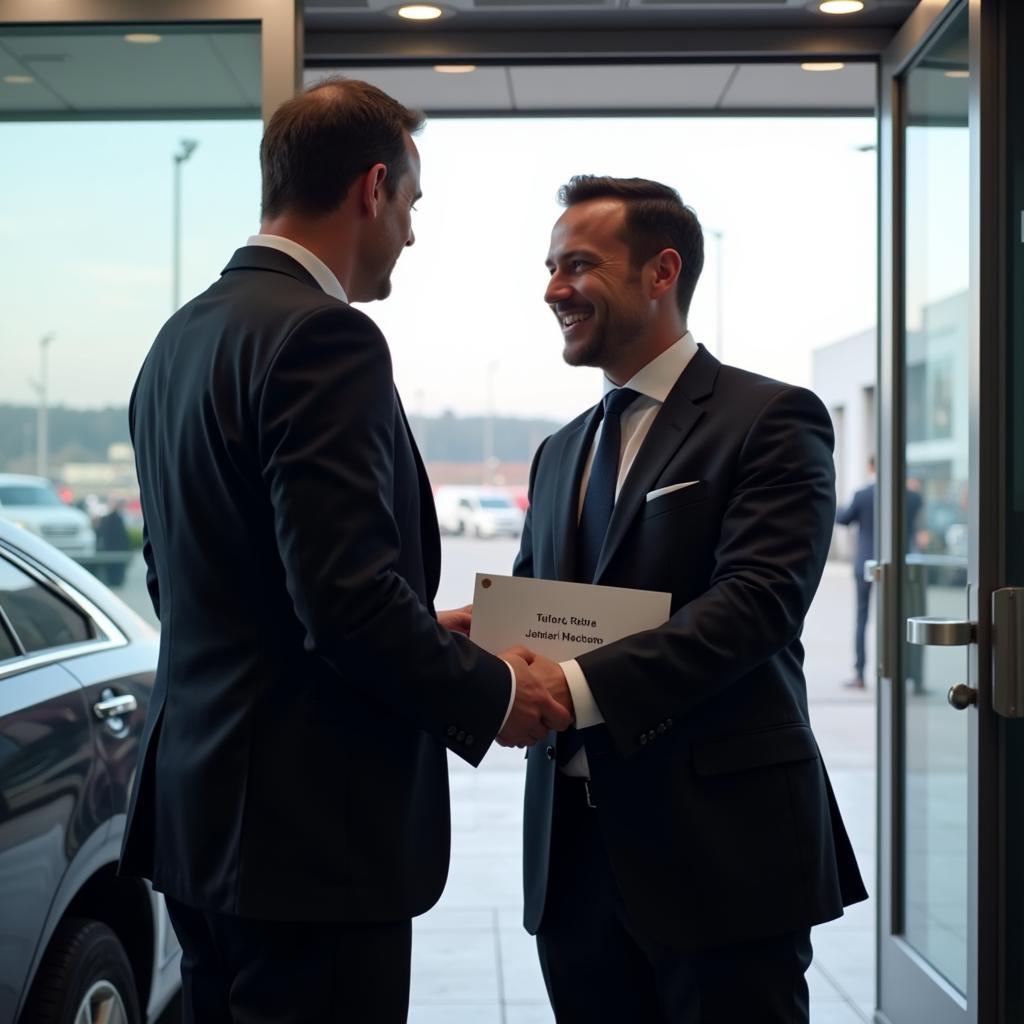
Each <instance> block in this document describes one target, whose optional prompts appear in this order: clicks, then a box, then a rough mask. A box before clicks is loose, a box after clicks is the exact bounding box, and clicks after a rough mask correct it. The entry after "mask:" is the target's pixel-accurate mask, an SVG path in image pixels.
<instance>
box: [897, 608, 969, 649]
mask: <svg viewBox="0 0 1024 1024" xmlns="http://www.w3.org/2000/svg"><path fill="white" fill-rule="evenodd" d="M977 635H978V624H977V623H976V622H972V621H970V620H969V619H943V618H938V617H936V616H933V615H915V616H913V617H912V618H909V619H907V643H910V644H918V645H920V646H922V647H966V646H968V645H969V644H973V643H974V642H975V641H976V639H977Z"/></svg>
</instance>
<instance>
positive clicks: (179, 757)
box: [121, 80, 569, 1024]
mask: <svg viewBox="0 0 1024 1024" xmlns="http://www.w3.org/2000/svg"><path fill="white" fill-rule="evenodd" d="M419 125H420V118H419V117H418V115H415V114H413V113H411V112H410V111H408V110H406V109H405V108H404V107H402V106H401V105H400V104H398V103H397V102H395V101H394V100H393V99H391V98H390V97H388V96H386V95H385V94H384V93H382V92H380V91H379V90H378V89H375V88H374V87H372V86H369V85H366V84H365V83H362V82H355V81H344V80H335V81H332V82H329V83H327V84H325V85H322V86H320V87H318V88H316V89H313V90H310V91H309V92H307V93H304V94H303V95H301V96H298V97H296V98H295V99H293V100H291V101H289V102H287V103H285V104H284V105H283V106H282V107H281V108H280V109H279V110H278V111H277V113H276V114H275V115H274V116H273V118H272V119H271V121H270V124H269V125H268V127H267V131H266V134H265V136H264V138H263V142H262V145H261V153H260V155H261V164H262V169H263V224H262V229H261V233H260V234H259V235H257V236H255V237H253V238H250V239H249V244H248V245H246V246H244V247H243V248H241V249H239V250H238V251H237V252H236V253H235V255H234V256H233V257H232V258H231V260H230V262H229V263H228V265H227V267H226V268H225V270H224V272H223V274H222V276H221V278H220V280H219V281H217V282H216V283H214V284H213V285H212V286H211V287H210V288H209V289H207V291H205V292H204V293H203V294H201V295H200V296H198V297H197V298H195V299H193V300H192V301H191V302H189V303H187V304H186V305H185V306H184V307H183V308H182V309H181V310H179V311H178V312H177V313H175V314H174V316H172V317H171V319H170V320H169V321H168V322H167V324H166V325H165V326H164V327H163V329H162V330H161V331H160V334H159V335H158V337H157V339H156V341H155V342H154V344H153V347H152V349H151V351H150V353H149V355H148V356H147V358H146V361H145V364H144V366H143V368H142V370H141V372H140V374H139V378H138V381H137V383H136V386H135V391H134V393H133V395H132V401H131V408H130V416H131V430H132V437H133V440H134V443H135V448H136V457H137V463H138V472H139V481H140V485H141V492H142V505H143V509H144V513H145V524H146V540H145V558H146V564H147V568H148V574H147V582H148V585H149V589H150V593H151V595H152V598H153V603H154V607H155V608H156V609H157V613H158V615H159V618H160V622H161V635H160V659H159V666H158V669H157V677H156V684H155V688H154V695H153V701H152V704H151V707H150V717H149V720H148V721H147V724H146V731H145V735H144V740H143V748H142V751H141V753H140V761H139V774H138V780H137V783H136V786H135V792H134V797H133V802H132V807H131V809H130V812H129V824H128V830H127V835H126V837H125V843H124V850H123V856H122V865H121V867H122V870H123V871H124V872H127V873H131V874H137V875H142V876H144V877H146V878H149V879H151V880H152V881H153V884H154V886H155V887H156V888H157V889H159V890H160V891H162V892H164V893H165V894H166V896H167V904H168V907H169V910H170V914H171V919H172V922H173V924H174V927H175V930H176V931H177V933H178V936H179V938H180V940H181V944H182V947H183V951H184V956H183V961H182V973H183V982H184V1004H185V1019H186V1021H201V1022H207V1021H209V1022H218V1024H220V1022H223V1021H232V1020H233V1021H237V1022H246V1024H249V1022H253V1024H255V1022H263V1021H266V1022H273V1024H283V1022H286V1021H294V1022H300V1021H301V1022H310V1024H312V1022H317V1024H322V1022H325V1021H333V1020H346V1021H349V1020H351V1021H375V1022H384V1024H391V1022H398V1021H404V1020H405V1019H406V1014H407V1008H408V993H409V955H410V941H411V925H410V919H411V918H412V917H413V916H414V915H416V914H421V913H423V912H424V911H425V910H427V909H428V908H429V907H430V906H431V905H432V904H433V903H434V902H435V901H436V900H437V898H438V896H439V895H440V893H441V890H442V888H443V886H444V882H445V877H446V874H447V870H448V850H449V805H448V778H447V764H446V753H445V748H446V747H447V748H449V749H451V750H453V751H454V752H455V753H457V754H458V755H459V756H460V757H462V758H464V759H465V760H466V761H468V762H469V763H471V764H473V765H476V764H478V763H479V762H480V760H481V758H482V757H483V756H484V753H485V752H486V751H487V749H488V747H489V745H490V743H491V742H492V740H493V739H494V738H495V737H496V736H498V737H499V738H500V739H501V741H502V742H504V743H507V744H517V745H520V744H521V745H525V744H528V743H530V742H533V741H534V740H535V739H536V738H538V737H541V736H545V735H547V731H548V729H549V728H550V727H552V726H554V727H555V728H564V727H565V725H567V724H568V721H569V716H568V714H567V712H566V711H565V710H564V708H563V707H562V706H561V705H560V704H557V703H556V702H555V701H554V700H553V699H552V698H551V697H550V695H549V694H548V693H547V691H546V690H545V689H544V687H543V686H542V685H541V684H540V683H538V682H537V681H536V680H535V679H534V677H533V676H532V675H531V673H530V670H529V669H528V668H527V666H526V663H525V662H524V661H523V660H522V658H521V657H520V656H518V655H517V654H514V653H509V654H506V655H505V656H504V661H502V660H501V659H499V658H496V657H494V656H492V655H490V654H487V653H485V652H484V651H482V650H480V649H479V648H477V647H475V646H474V645H473V644H471V643H470V642H469V640H468V639H466V637H464V636H462V635H460V631H462V632H465V630H466V626H467V621H468V614H466V613H465V612H452V613H442V614H441V615H440V616H439V617H437V616H435V614H434V610H433V604H432V599H433V595H434V593H435V592H436V588H437V584H438V576H439V571H440V544H439V539H438V530H437V520H436V517H435V514H434V506H433V501H432V499H431V493H430V487H429V484H428V481H427V477H426V474H425V471H424V468H423V464H422V462H421V461H420V457H419V454H418V452H417V450H416V447H415V445H414V443H413V439H412V435H411V434H410V432H409V428H408V424H407V422H406V419H405V414H404V412H403V410H402V405H401V402H400V401H399V398H398V395H397V394H396V392H395V387H394V382H393V379H392V373H391V359H390V354H389V351H388V346H387V343H386V342H385V340H384V338H383V336H382V335H381V333H380V331H379V330H378V329H377V327H376V326H375V325H374V323H373V322H372V321H371V320H370V319H368V318H367V317H366V316H364V315H363V314H362V313H359V312H356V311H355V310H354V309H353V308H352V307H351V306H350V305H349V302H369V301H372V300H373V299H383V298H385V297H386V296H387V295H388V293H389V292H390V289H391V283H390V276H391V272H392V269H393V267H394V265H395V262H396V260H397V259H398V257H399V255H400V253H401V252H402V249H403V248H404V247H405V246H407V245H412V243H413V232H412V226H411V217H412V215H411V209H412V206H413V203H414V202H415V201H416V199H417V198H418V197H419V191H420V190H419V156H418V154H417V151H416V146H415V144H414V143H413V140H412V133H413V132H414V131H415V130H417V128H418V127H419ZM438 619H440V621H438ZM446 626H449V627H451V629H448V628H445V627H446ZM452 630H454V631H452ZM520 653H522V654H526V656H529V654H528V652H520Z"/></svg>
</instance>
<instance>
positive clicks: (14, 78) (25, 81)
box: [4, 75, 35, 85]
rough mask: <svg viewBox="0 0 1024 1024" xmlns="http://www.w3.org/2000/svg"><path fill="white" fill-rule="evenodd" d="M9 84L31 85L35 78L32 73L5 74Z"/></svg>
mask: <svg viewBox="0 0 1024 1024" xmlns="http://www.w3.org/2000/svg"><path fill="white" fill-rule="evenodd" d="M4 81H5V82H6V83H7V84H8V85H31V84H32V83H33V82H34V81H35V79H34V78H33V77H32V76H31V75H4Z"/></svg>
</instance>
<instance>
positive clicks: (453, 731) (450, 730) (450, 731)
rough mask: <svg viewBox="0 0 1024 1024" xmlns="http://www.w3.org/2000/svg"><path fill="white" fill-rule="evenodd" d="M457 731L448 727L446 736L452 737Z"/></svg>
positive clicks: (451, 726) (453, 727) (452, 727)
mask: <svg viewBox="0 0 1024 1024" xmlns="http://www.w3.org/2000/svg"><path fill="white" fill-rule="evenodd" d="M458 731H459V730H458V729H456V728H455V726H454V725H449V726H448V735H449V736H454V735H455V734H456V733H457V732H458Z"/></svg>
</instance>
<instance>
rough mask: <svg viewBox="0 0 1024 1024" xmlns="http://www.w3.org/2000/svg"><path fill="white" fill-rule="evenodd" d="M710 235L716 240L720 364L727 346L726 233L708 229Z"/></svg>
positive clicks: (716, 309) (717, 353)
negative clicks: (725, 318)
mask: <svg viewBox="0 0 1024 1024" xmlns="http://www.w3.org/2000/svg"><path fill="white" fill-rule="evenodd" d="M708 234H709V235H711V236H712V237H713V238H714V240H715V356H716V357H717V358H718V361H719V362H722V361H723V356H722V352H723V351H724V346H725V328H724V325H723V316H724V310H725V278H724V276H723V267H724V262H723V261H724V257H723V251H724V249H725V232H724V231H716V230H715V229H714V228H708Z"/></svg>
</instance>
